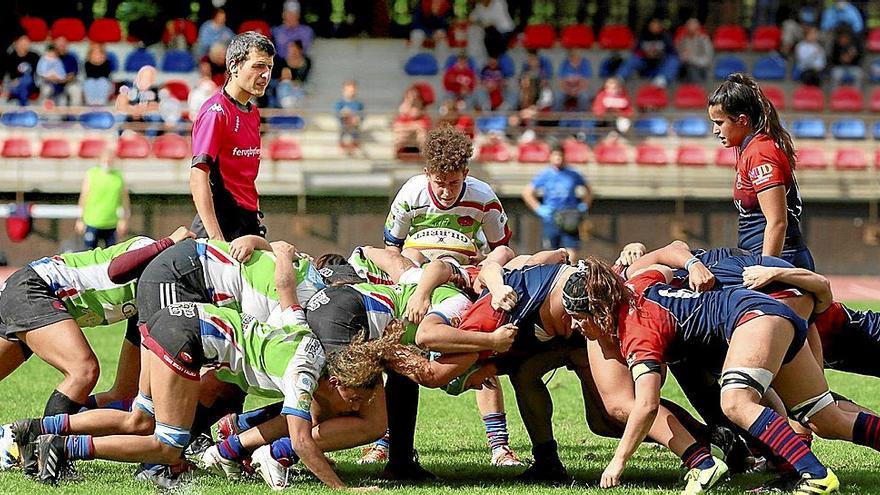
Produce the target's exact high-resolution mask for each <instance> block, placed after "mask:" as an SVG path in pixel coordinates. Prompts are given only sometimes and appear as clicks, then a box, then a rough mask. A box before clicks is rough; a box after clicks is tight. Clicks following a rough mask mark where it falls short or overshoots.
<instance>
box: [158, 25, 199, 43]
mask: <svg viewBox="0 0 880 495" xmlns="http://www.w3.org/2000/svg"><path fill="white" fill-rule="evenodd" d="M178 34H179V35H181V36H183V39H185V40H186V44H187V45H194V44H195V43H196V39H197V38H198V35H199V30H198V28H197V27H196V24H195V23H194V22H193V21H191V20H189V19H174V20H172V21H168V22H167V23H166V24H165V31H164V32H163V33H162V43H165V44H166V45H169V44H171V40H172V38H174V37H175V36H177V35H178Z"/></svg>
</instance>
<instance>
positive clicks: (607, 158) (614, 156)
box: [593, 142, 630, 165]
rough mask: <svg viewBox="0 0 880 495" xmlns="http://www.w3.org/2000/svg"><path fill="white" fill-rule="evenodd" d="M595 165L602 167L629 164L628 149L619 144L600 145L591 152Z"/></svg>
mask: <svg viewBox="0 0 880 495" xmlns="http://www.w3.org/2000/svg"><path fill="white" fill-rule="evenodd" d="M593 153H594V154H595V155H596V163H600V164H602V165H624V164H627V163H629V161H630V160H629V148H627V147H626V146H624V145H622V144H620V143H614V142H609V143H601V144H599V145H598V146H596V148H595V149H594V150H593Z"/></svg>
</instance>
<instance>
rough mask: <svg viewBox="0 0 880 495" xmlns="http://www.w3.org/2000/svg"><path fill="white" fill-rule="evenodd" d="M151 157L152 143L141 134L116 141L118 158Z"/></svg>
mask: <svg viewBox="0 0 880 495" xmlns="http://www.w3.org/2000/svg"><path fill="white" fill-rule="evenodd" d="M149 155H150V142H149V141H147V138H146V137H144V136H141V135H140V134H135V135H133V136H125V137H121V138H119V140H118V141H116V156H117V157H118V158H146V157H148V156H149Z"/></svg>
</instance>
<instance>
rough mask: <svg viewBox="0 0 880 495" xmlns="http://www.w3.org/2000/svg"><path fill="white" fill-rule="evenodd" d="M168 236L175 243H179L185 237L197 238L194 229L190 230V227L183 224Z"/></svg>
mask: <svg viewBox="0 0 880 495" xmlns="http://www.w3.org/2000/svg"><path fill="white" fill-rule="evenodd" d="M168 238H169V239H171V240H172V241H174V244H177V243H178V242H180V241H182V240H184V239H195V238H196V235H195V234H193V233H192V231H190V230H189V229H188V228H186V227H184V226H183V225H181V226H180V227H177V230H175V231H174V232H172V233H171V235H169V236H168Z"/></svg>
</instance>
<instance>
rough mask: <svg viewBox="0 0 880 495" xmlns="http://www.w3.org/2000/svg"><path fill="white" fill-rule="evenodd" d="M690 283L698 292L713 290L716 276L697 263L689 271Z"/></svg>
mask: <svg viewBox="0 0 880 495" xmlns="http://www.w3.org/2000/svg"><path fill="white" fill-rule="evenodd" d="M688 283H689V284H690V287H691V289H693V290H695V291H697V292H705V291H707V290H711V289H712V287H713V286H714V285H715V275H712V272H710V271H709V269H708V268H706V265H704V264H703V263H701V262H696V263H694V264H692V265H691V267H690V268H689V269H688Z"/></svg>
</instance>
